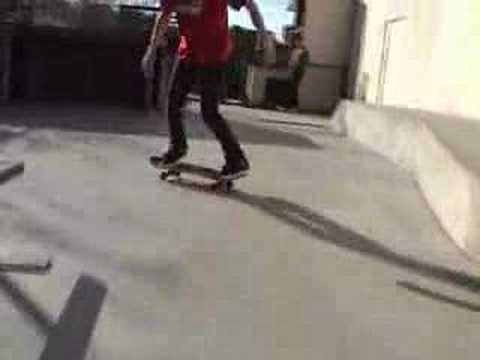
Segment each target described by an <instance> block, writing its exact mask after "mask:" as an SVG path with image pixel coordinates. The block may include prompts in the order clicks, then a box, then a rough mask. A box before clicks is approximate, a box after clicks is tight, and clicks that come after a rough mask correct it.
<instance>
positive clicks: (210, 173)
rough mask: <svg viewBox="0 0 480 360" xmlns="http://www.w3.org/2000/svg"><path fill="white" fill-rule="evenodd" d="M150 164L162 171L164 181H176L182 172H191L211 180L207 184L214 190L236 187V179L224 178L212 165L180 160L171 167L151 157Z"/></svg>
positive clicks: (179, 178)
mask: <svg viewBox="0 0 480 360" xmlns="http://www.w3.org/2000/svg"><path fill="white" fill-rule="evenodd" d="M150 164H151V165H152V166H153V167H154V168H155V169H157V170H159V171H160V179H161V180H163V181H169V182H175V181H179V180H181V177H182V174H189V175H193V176H196V177H201V178H204V179H207V180H211V182H210V183H209V184H207V188H208V189H209V190H212V191H218V190H220V191H224V192H230V191H232V190H233V189H234V181H235V180H225V179H222V177H221V175H220V172H219V171H218V170H215V169H213V168H210V167H206V166H201V165H197V164H192V163H188V162H180V163H178V164H175V165H174V166H172V167H169V168H163V167H161V166H159V165H158V163H157V162H156V161H155V160H154V159H152V158H150Z"/></svg>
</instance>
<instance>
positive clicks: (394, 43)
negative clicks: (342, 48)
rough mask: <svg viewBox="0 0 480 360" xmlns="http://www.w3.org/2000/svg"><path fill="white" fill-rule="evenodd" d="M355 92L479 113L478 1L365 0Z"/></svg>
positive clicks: (378, 99) (388, 101) (374, 99)
mask: <svg viewBox="0 0 480 360" xmlns="http://www.w3.org/2000/svg"><path fill="white" fill-rule="evenodd" d="M364 3H365V5H366V7H367V11H368V16H367V22H366V29H365V30H366V31H365V38H364V44H363V51H362V59H361V66H360V72H359V74H360V76H359V83H358V89H357V95H358V94H364V97H365V100H366V101H368V102H371V103H376V104H379V105H394V106H400V107H408V108H419V109H423V110H429V111H435V112H442V113H445V114H451V115H460V116H466V117H473V118H478V117H480V101H479V100H478V93H479V92H480V70H479V68H478V64H479V62H480V1H478V0H458V1H451V0H388V1H387V0H366V1H364Z"/></svg>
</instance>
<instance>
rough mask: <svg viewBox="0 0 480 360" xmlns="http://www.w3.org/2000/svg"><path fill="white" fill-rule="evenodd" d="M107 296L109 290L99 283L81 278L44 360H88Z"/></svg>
mask: <svg viewBox="0 0 480 360" xmlns="http://www.w3.org/2000/svg"><path fill="white" fill-rule="evenodd" d="M106 294H107V287H106V286H105V285H104V284H103V283H102V282H100V281H99V280H98V279H96V278H93V277H91V276H87V275H82V276H80V278H79V279H78V281H77V283H76V284H75V286H74V288H73V291H72V293H71V295H70V297H69V299H68V302H67V305H66V306H65V308H64V310H63V312H62V314H61V315H60V319H59V320H58V322H57V323H56V324H55V326H54V327H53V328H51V331H50V333H49V335H48V338H47V342H46V345H45V348H44V350H43V353H42V355H41V356H40V360H65V359H69V360H83V359H85V356H86V355H87V351H88V348H89V344H90V340H91V338H92V335H93V331H94V330H95V325H96V323H97V320H98V316H99V315H100V311H101V309H102V306H103V302H104V300H105V296H106Z"/></svg>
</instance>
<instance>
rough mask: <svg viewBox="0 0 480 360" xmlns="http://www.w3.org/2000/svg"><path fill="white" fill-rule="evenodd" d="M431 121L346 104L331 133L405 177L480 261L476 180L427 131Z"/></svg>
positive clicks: (479, 195) (415, 115)
mask: <svg viewBox="0 0 480 360" xmlns="http://www.w3.org/2000/svg"><path fill="white" fill-rule="evenodd" d="M435 116H436V115H435V114H431V113H422V112H418V111H413V110H406V109H398V108H386V107H377V106H373V105H366V104H361V103H354V102H350V101H344V102H342V103H341V104H340V105H339V107H338V108H337V111H336V113H335V115H334V117H333V122H332V128H333V130H334V131H335V132H337V133H338V134H341V135H345V136H349V137H351V138H353V139H355V140H357V141H359V142H360V143H362V144H363V145H365V146H366V147H368V148H370V149H371V150H373V151H375V152H377V153H379V154H381V155H383V156H385V157H387V158H388V159H390V160H391V161H393V162H395V163H396V164H398V165H400V166H402V167H403V168H404V169H406V170H407V171H409V172H410V173H411V174H412V175H413V176H414V178H415V179H416V181H417V183H418V185H419V187H420V189H421V191H422V192H423V194H424V196H425V199H426V200H427V202H428V204H429V206H430V207H431V209H432V211H433V212H434V213H435V215H436V216H437V218H438V220H439V221H440V223H441V224H442V226H443V228H444V229H445V230H446V232H447V233H448V234H449V235H450V236H451V238H452V239H453V240H454V241H455V243H456V244H457V245H458V246H459V247H460V248H461V249H462V250H464V251H465V252H466V253H467V254H468V255H469V256H471V257H472V258H474V259H475V260H480V212H479V211H478V209H480V178H479V176H478V174H477V173H476V172H475V170H474V169H472V168H471V167H470V165H469V164H467V163H465V162H464V161H462V160H461V159H462V156H457V155H459V154H456V150H457V149H456V148H453V147H450V146H447V145H446V144H445V142H443V141H440V140H439V138H438V137H437V136H436V133H435V131H433V130H432V126H431V125H430V124H431V122H432V121H435ZM438 116H439V117H443V115H438ZM448 126H455V123H454V122H450V123H449V124H448Z"/></svg>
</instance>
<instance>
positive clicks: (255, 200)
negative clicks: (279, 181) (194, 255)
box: [172, 178, 480, 293]
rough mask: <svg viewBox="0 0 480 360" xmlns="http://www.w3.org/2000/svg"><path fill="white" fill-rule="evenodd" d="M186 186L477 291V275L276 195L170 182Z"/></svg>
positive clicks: (317, 236) (319, 237) (326, 239)
mask: <svg viewBox="0 0 480 360" xmlns="http://www.w3.org/2000/svg"><path fill="white" fill-rule="evenodd" d="M172 184H173V185H174V186H180V187H183V188H186V189H189V190H194V191H200V192H205V193H209V194H211V195H217V196H223V197H225V198H226V199H231V200H234V201H238V202H240V203H242V204H246V205H248V206H251V207H252V208H254V209H256V210H258V211H261V212H262V213H264V214H266V215H269V216H271V217H273V218H275V219H277V220H278V221H281V222H282V223H285V224H287V225H290V226H291V227H293V228H295V229H297V230H299V231H301V232H304V233H306V234H307V235H309V236H312V237H314V238H315V239H317V240H319V241H323V242H326V243H329V244H332V245H334V246H337V247H339V248H342V249H345V250H348V251H352V252H355V253H359V254H362V255H364V256H367V257H370V258H373V259H375V260H377V261H381V262H383V263H385V264H388V265H391V266H396V267H398V268H402V269H405V270H407V271H409V272H412V273H416V274H418V275H422V276H425V277H428V278H431V279H434V280H437V281H442V282H444V283H448V284H451V285H453V286H456V287H459V288H462V289H465V290H468V291H471V292H475V293H476V292H478V291H480V278H479V277H476V276H473V275H470V274H467V273H465V272H461V271H457V270H452V269H449V268H446V267H444V266H441V265H436V264H432V263H429V262H426V261H422V260H420V259H415V258H413V257H411V256H408V255H403V254H399V253H397V252H395V251H393V250H391V249H389V248H387V247H386V246H384V245H382V244H381V243H379V242H378V241H375V240H372V239H369V238H368V237H366V236H364V235H362V234H359V233H357V232H355V231H353V230H350V229H348V228H346V227H344V226H342V225H340V224H338V223H336V222H335V221H334V220H332V219H329V218H327V217H325V216H323V215H321V214H318V213H316V212H314V211H313V210H311V209H309V208H307V207H305V206H302V205H299V204H295V203H293V202H291V201H289V200H285V199H281V198H277V197H264V196H259V195H255V194H249V193H246V192H243V191H240V190H234V191H233V192H231V193H230V194H225V193H221V192H212V191H211V190H209V189H208V188H207V187H206V186H205V185H203V184H201V183H199V182H196V181H191V180H187V179H183V178H182V179H181V180H180V181H178V182H173V183H172Z"/></svg>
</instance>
